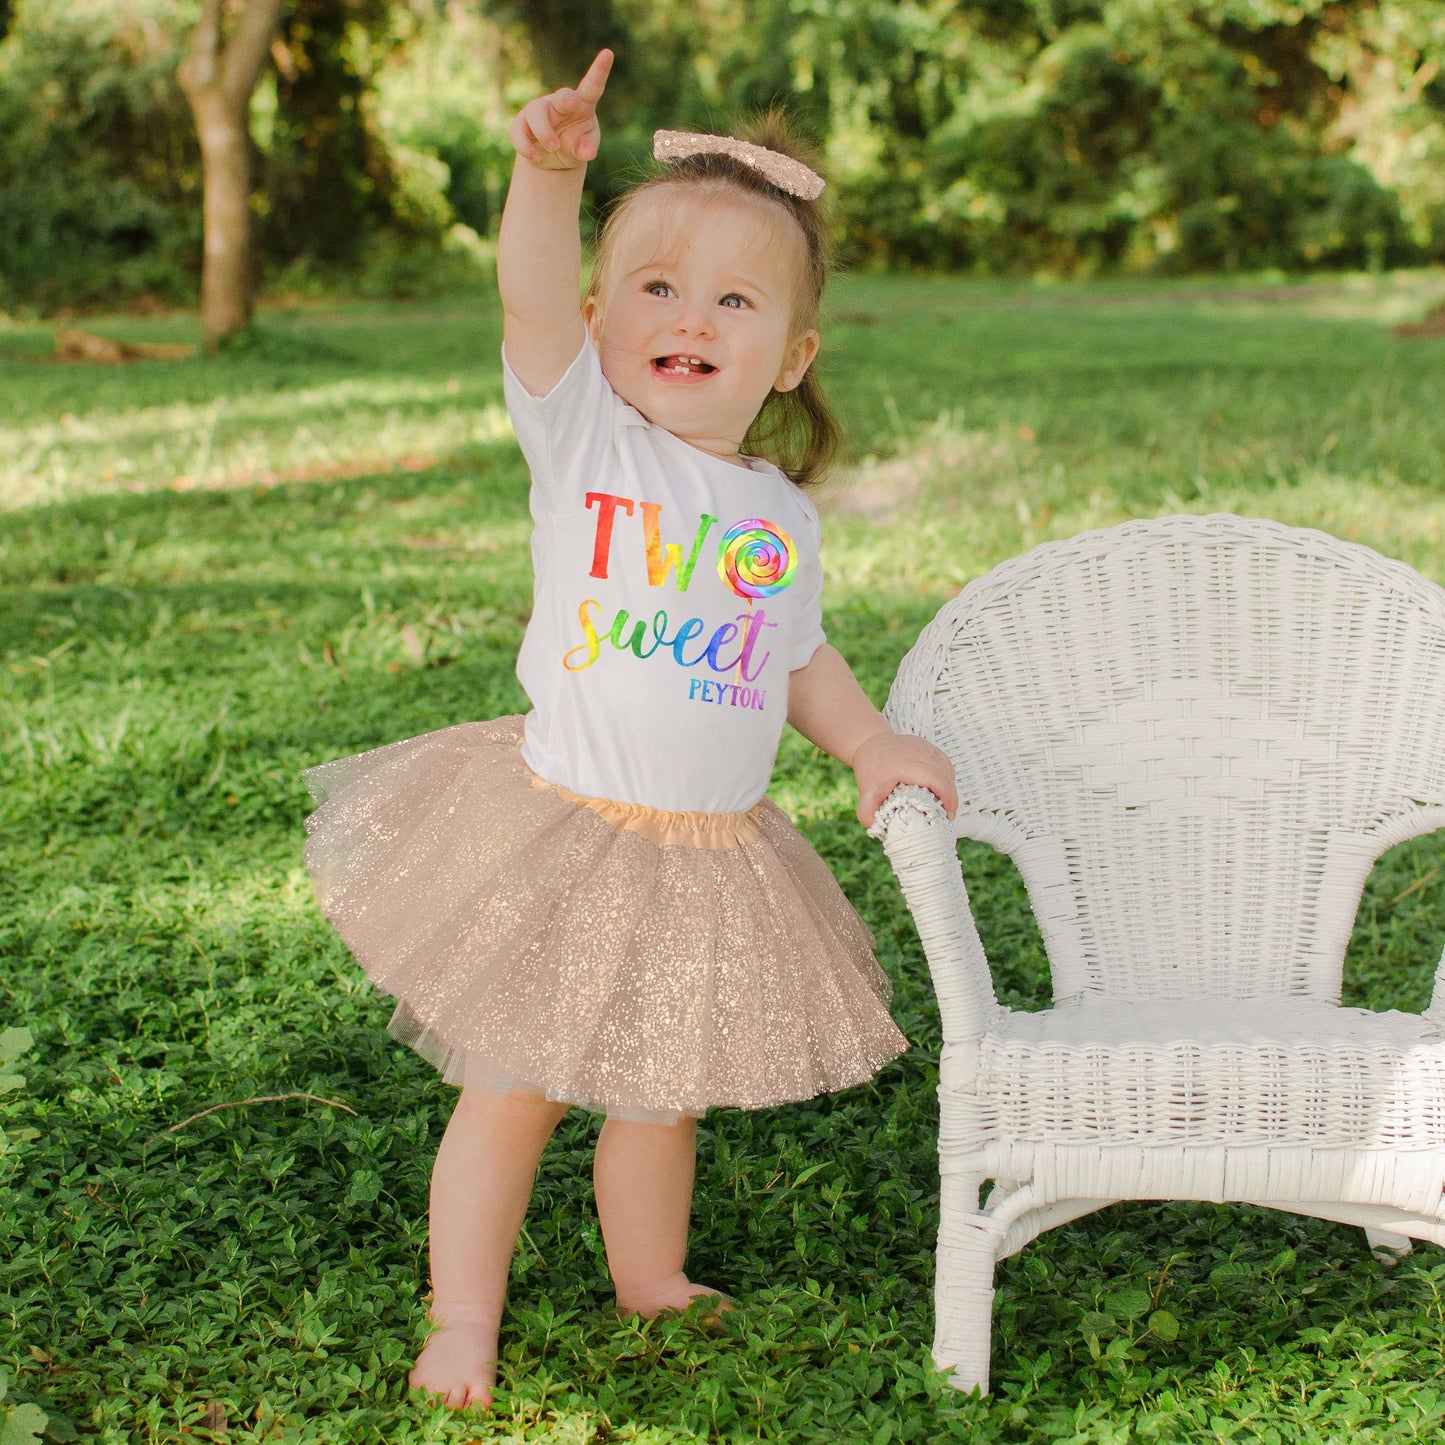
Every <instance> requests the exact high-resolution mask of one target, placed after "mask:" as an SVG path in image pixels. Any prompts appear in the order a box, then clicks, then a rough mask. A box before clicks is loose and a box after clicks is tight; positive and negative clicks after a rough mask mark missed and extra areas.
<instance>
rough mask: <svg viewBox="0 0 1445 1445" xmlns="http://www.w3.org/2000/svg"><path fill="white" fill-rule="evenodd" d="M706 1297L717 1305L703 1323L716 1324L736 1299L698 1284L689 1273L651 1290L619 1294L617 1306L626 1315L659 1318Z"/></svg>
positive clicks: (620, 1292)
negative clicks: (689, 1276) (689, 1277)
mask: <svg viewBox="0 0 1445 1445" xmlns="http://www.w3.org/2000/svg"><path fill="white" fill-rule="evenodd" d="M703 1296H706V1297H707V1298H709V1299H711V1300H712V1301H713V1302H714V1303H713V1308H712V1309H711V1310H709V1311H708V1312H707V1313H706V1314H705V1315H704V1316H703V1323H705V1324H712V1325H716V1324H717V1323H718V1316H719V1315H721V1314H722V1313H723V1312H724V1311H725V1310H730V1309H733V1308H734V1301H733V1300H731V1299H729V1298H728V1296H727V1295H725V1294H724V1293H723V1292H722V1291H721V1290H720V1289H714V1288H713V1287H712V1285H710V1284H694V1283H693V1282H692V1281H691V1280H690V1279H688V1277H687V1276H686V1275H685V1274H675V1275H673V1276H671V1277H670V1278H669V1279H665V1280H663V1281H661V1282H660V1283H659V1284H656V1285H654V1286H653V1287H652V1288H651V1289H647V1290H640V1291H636V1292H629V1293H624V1292H622V1291H621V1290H619V1291H618V1294H617V1308H618V1309H619V1310H620V1311H621V1312H622V1313H623V1314H625V1315H641V1316H642V1317H643V1319H648V1320H652V1319H656V1318H657V1316H658V1315H663V1314H681V1313H682V1312H683V1311H684V1310H686V1309H687V1307H688V1306H689V1305H690V1304H691V1303H692V1302H693V1300H695V1299H698V1298H701V1297H703Z"/></svg>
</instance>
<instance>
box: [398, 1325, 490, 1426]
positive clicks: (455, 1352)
mask: <svg viewBox="0 0 1445 1445" xmlns="http://www.w3.org/2000/svg"><path fill="white" fill-rule="evenodd" d="M431 1317H432V1319H434V1320H435V1321H436V1322H437V1329H436V1331H435V1332H434V1333H433V1334H432V1335H431V1336H429V1337H428V1339H427V1342H426V1344H425V1346H424V1347H423V1348H422V1352H421V1354H420V1355H418V1356H417V1361H416V1364H415V1365H414V1366H413V1367H412V1372H411V1374H410V1375H409V1376H408V1377H407V1384H409V1385H410V1386H411V1388H412V1389H413V1390H425V1391H426V1392H427V1394H429V1395H440V1396H441V1397H442V1398H441V1403H442V1404H443V1405H445V1406H447V1408H448V1409H451V1410H465V1409H467V1408H468V1407H475V1408H477V1409H481V1410H486V1409H490V1408H491V1404H492V1389H493V1386H494V1385H495V1384H496V1381H497V1331H498V1328H499V1326H500V1324H501V1317H502V1312H501V1309H500V1308H498V1307H497V1306H495V1305H481V1304H433V1305H432V1307H431Z"/></svg>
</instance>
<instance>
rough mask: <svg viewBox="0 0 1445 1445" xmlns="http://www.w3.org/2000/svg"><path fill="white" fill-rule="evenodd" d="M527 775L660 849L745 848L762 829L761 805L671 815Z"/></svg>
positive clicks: (717, 849) (533, 774)
mask: <svg viewBox="0 0 1445 1445" xmlns="http://www.w3.org/2000/svg"><path fill="white" fill-rule="evenodd" d="M524 766H525V764H524ZM527 776H528V777H529V778H531V780H532V786H533V787H534V788H550V789H551V790H552V791H553V792H554V793H556V794H557V796H558V797H559V798H563V799H565V800H566V801H567V802H569V803H575V804H576V805H577V806H578V807H579V808H591V809H592V811H593V812H594V813H596V814H597V815H598V816H599V817H600V818H602V819H603V821H604V822H607V823H610V824H611V825H612V826H613V827H614V828H616V829H618V830H619V831H623V830H625V831H626V832H629V833H638V834H640V835H641V836H642V837H644V838H646V839H647V841H648V842H649V843H656V844H657V845H658V846H659V847H668V846H671V847H676V848H702V849H705V850H710V851H714V852H716V851H719V850H721V849H724V848H741V847H742V846H743V844H744V843H751V842H752V841H753V839H754V838H756V837H757V836H758V833H759V831H760V829H761V827H762V824H761V823H760V822H759V814H760V813H761V810H762V807H763V804H762V803H761V802H758V803H754V804H753V806H752V807H751V808H749V809H748V811H747V812H746V813H668V812H665V811H664V810H663V809H661V808H649V807H646V806H645V805H644V804H642V803H619V802H617V801H616V800H615V799H613V798H585V797H583V796H582V794H581V793H574V792H573V791H572V790H571V789H570V788H564V787H563V786H562V785H561V783H549V782H548V781H547V780H546V779H545V778H540V777H538V776H537V774H536V773H534V772H533V771H532V770H531V768H528V769H527Z"/></svg>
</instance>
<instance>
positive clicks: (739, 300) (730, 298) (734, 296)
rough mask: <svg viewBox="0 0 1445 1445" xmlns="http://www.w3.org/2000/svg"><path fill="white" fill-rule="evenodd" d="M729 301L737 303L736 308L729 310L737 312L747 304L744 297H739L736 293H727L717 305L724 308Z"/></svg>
mask: <svg viewBox="0 0 1445 1445" xmlns="http://www.w3.org/2000/svg"><path fill="white" fill-rule="evenodd" d="M729 301H736V302H737V303H738V304H737V306H734V307H732V308H731V309H732V310H734V311H737V310H738V309H739V308H741V307H743V306H746V305H747V304H748V303H747V299H746V298H745V297H742V296H739V295H738V293H737V292H736V291H729V292H728V294H727V295H726V296H724V297H723V299H722V300H721V301H720V302H719V303H718V305H720V306H726V305H727V304H728V302H729Z"/></svg>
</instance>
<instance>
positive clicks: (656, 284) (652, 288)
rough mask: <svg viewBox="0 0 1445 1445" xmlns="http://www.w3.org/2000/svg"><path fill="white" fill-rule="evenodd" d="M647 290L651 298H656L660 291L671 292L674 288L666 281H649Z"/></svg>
mask: <svg viewBox="0 0 1445 1445" xmlns="http://www.w3.org/2000/svg"><path fill="white" fill-rule="evenodd" d="M645 289H646V291H647V294H648V295H649V296H656V295H657V293H658V290H659V289H661V290H663V291H671V290H672V287H671V286H669V285H668V284H667V282H666V281H649V282H648V283H647V286H646V288H645Z"/></svg>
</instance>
